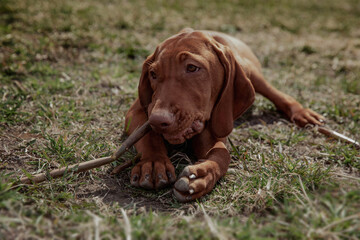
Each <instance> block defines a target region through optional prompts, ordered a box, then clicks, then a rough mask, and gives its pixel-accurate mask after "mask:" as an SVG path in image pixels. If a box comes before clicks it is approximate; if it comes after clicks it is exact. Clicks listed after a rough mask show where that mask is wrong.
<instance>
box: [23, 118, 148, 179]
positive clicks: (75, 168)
mask: <svg viewBox="0 0 360 240" xmlns="http://www.w3.org/2000/svg"><path fill="white" fill-rule="evenodd" d="M150 129H151V127H150V124H149V122H146V123H144V125H142V126H141V127H140V128H138V129H136V130H135V131H134V132H133V133H132V134H131V135H130V136H129V137H128V138H127V139H126V140H125V141H124V142H123V144H122V145H121V146H120V147H119V148H118V149H117V150H116V152H115V153H114V154H113V155H111V156H109V157H103V158H97V159H94V160H90V161H87V162H83V163H77V164H73V165H70V166H67V167H63V168H60V169H55V170H52V171H51V172H50V173H49V174H47V173H39V174H37V175H34V176H31V177H24V178H21V179H20V181H21V182H22V183H25V184H31V183H39V182H42V181H45V180H46V179H47V176H51V177H52V178H58V177H61V176H63V175H64V174H65V173H66V172H74V173H79V172H84V171H87V170H89V169H93V168H97V167H100V166H102V165H105V164H108V163H111V162H113V161H115V160H116V159H118V158H119V157H120V156H121V155H122V154H123V153H125V152H126V151H127V150H129V148H130V147H131V146H132V145H134V144H135V143H136V142H137V141H139V140H140V139H141V138H142V137H143V136H145V134H146V133H148V132H149V131H150ZM128 162H132V161H128Z"/></svg>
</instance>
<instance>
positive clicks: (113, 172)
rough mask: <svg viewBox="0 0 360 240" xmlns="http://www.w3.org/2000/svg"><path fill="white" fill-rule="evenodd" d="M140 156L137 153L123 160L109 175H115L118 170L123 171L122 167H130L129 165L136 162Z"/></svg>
mask: <svg viewBox="0 0 360 240" xmlns="http://www.w3.org/2000/svg"><path fill="white" fill-rule="evenodd" d="M140 158H141V154H139V153H138V154H137V155H136V156H135V158H134V159H132V160H128V161H126V162H124V163H123V164H121V165H119V166H116V168H114V169H113V170H112V172H111V173H110V174H111V175H117V174H118V173H119V172H121V171H123V170H124V169H126V168H128V167H130V166H131V165H133V164H134V163H137V162H138V161H139V160H140Z"/></svg>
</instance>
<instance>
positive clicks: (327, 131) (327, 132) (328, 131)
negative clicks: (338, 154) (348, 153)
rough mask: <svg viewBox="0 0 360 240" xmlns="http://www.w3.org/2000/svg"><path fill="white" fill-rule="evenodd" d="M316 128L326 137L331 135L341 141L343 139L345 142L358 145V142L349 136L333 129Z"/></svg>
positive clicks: (359, 144)
mask: <svg viewBox="0 0 360 240" xmlns="http://www.w3.org/2000/svg"><path fill="white" fill-rule="evenodd" d="M317 130H318V132H319V133H322V134H324V135H326V136H328V137H332V138H336V139H340V140H342V141H345V142H347V143H350V144H353V145H354V146H355V147H360V143H359V142H357V141H355V140H354V139H351V138H349V137H346V136H345V135H343V134H341V133H338V132H336V131H334V130H331V129H328V128H326V127H320V126H318V127H317Z"/></svg>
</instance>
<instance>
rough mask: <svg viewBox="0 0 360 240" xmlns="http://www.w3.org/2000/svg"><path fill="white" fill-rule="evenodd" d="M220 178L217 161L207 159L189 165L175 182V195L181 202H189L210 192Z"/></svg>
mask: <svg viewBox="0 0 360 240" xmlns="http://www.w3.org/2000/svg"><path fill="white" fill-rule="evenodd" d="M219 178H220V171H219V166H218V164H217V163H216V162H214V161H210V160H205V161H199V162H198V163H197V164H195V165H191V166H187V167H185V168H184V170H183V171H182V173H181V174H180V175H179V179H178V180H177V181H176V183H175V184H174V189H173V192H174V195H175V197H176V198H177V199H178V200H179V201H180V202H189V201H192V200H195V199H197V198H200V197H202V196H204V195H205V194H207V193H209V192H210V191H211V190H212V189H213V188H214V186H215V183H216V182H217V181H218V180H219Z"/></svg>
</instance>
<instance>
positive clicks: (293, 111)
mask: <svg viewBox="0 0 360 240" xmlns="http://www.w3.org/2000/svg"><path fill="white" fill-rule="evenodd" d="M138 90H139V98H138V99H137V100H136V101H135V103H134V104H133V105H132V106H131V108H130V110H129V111H128V113H127V115H126V131H127V133H128V134H131V133H132V132H133V131H134V130H135V129H136V128H137V127H138V126H140V125H142V124H143V123H144V122H145V121H147V120H149V122H150V124H151V127H152V130H151V131H150V132H149V133H148V134H147V135H145V136H144V137H143V138H142V139H141V140H140V141H139V142H138V143H137V144H136V145H135V147H136V149H137V151H138V152H139V153H141V154H142V158H141V160H140V162H139V163H138V164H137V165H136V166H135V167H134V168H133V169H132V171H131V184H132V185H133V186H137V187H143V188H147V189H159V188H163V187H165V186H168V185H169V184H173V183H174V182H175V181H176V182H175V184H174V189H173V192H174V195H175V197H176V198H177V199H178V200H179V201H182V202H187V201H191V200H194V199H197V198H200V197H201V196H203V195H205V194H207V193H208V192H210V191H211V190H212V189H213V188H214V186H215V184H216V182H217V181H218V180H219V179H220V178H221V177H222V176H224V175H225V174H226V171H227V169H228V166H229V163H230V154H229V151H228V150H227V149H226V147H225V142H226V137H227V136H228V135H229V134H230V133H231V131H232V129H233V121H234V120H235V119H236V118H238V117H239V116H240V115H241V114H242V113H243V112H244V111H246V109H248V108H249V106H250V105H251V104H252V103H253V101H254V98H255V92H258V93H260V94H262V95H264V96H265V97H267V98H268V99H270V100H271V101H272V102H273V103H274V104H275V105H276V107H277V108H278V109H279V110H280V111H282V112H284V113H285V114H286V115H287V117H288V118H289V119H290V120H291V121H293V122H295V123H296V124H297V125H299V126H301V127H303V126H305V125H306V124H308V123H309V124H318V125H321V122H322V120H323V117H322V116H320V115H319V114H317V113H315V112H313V111H312V110H310V109H305V108H303V106H302V105H301V104H300V103H298V102H297V101H296V100H295V99H294V98H292V97H290V96H288V95H286V94H285V93H282V92H280V91H278V90H276V89H275V88H274V87H272V86H271V85H270V84H269V83H268V82H267V81H266V80H265V79H264V77H263V75H262V73H261V66H260V63H259V61H258V59H257V58H256V57H255V55H254V54H253V53H252V51H251V50H250V48H249V47H248V46H246V45H245V44H244V43H243V42H241V41H239V40H238V39H235V38H233V37H230V36H228V35H226V34H223V33H218V32H210V31H194V30H192V29H184V30H182V31H181V32H180V33H178V34H176V35H174V36H172V37H170V38H169V39H167V40H165V41H164V42H163V43H161V44H160V45H159V46H158V47H157V48H156V50H155V52H154V53H153V54H152V55H150V56H149V57H148V58H147V59H146V61H145V63H144V65H143V68H142V74H141V78H140V83H139V89H138ZM185 141H187V145H188V146H190V147H191V150H192V152H193V154H194V155H195V156H196V157H197V159H198V162H197V163H195V164H194V165H190V166H187V167H186V168H185V169H184V170H183V172H182V173H181V174H180V175H179V177H178V178H177V180H176V175H175V170H174V166H173V165H172V163H171V161H170V160H169V158H168V155H167V147H166V146H167V145H169V144H167V143H166V142H168V143H170V145H176V144H181V143H183V142H185ZM165 143H166V144H165Z"/></svg>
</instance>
